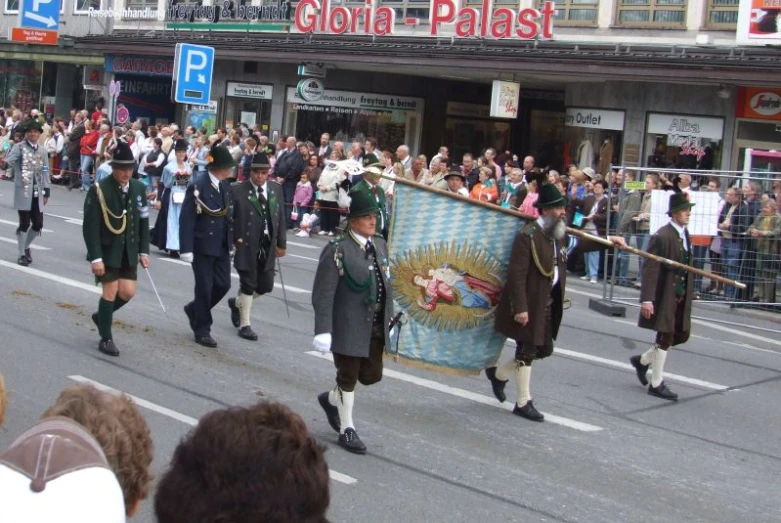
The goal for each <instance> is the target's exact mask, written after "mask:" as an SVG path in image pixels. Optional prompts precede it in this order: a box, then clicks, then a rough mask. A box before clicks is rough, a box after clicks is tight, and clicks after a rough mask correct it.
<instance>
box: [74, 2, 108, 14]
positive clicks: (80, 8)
mask: <svg viewBox="0 0 781 523" xmlns="http://www.w3.org/2000/svg"><path fill="white" fill-rule="evenodd" d="M102 3H103V2H102V1H101V0H73V13H74V14H80V15H84V14H87V13H89V9H90V7H91V8H92V9H97V10H99V9H102V7H101V5H102Z"/></svg>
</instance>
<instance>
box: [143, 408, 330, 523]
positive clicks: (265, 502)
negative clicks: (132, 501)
mask: <svg viewBox="0 0 781 523" xmlns="http://www.w3.org/2000/svg"><path fill="white" fill-rule="evenodd" d="M323 452H324V448H323V447H322V446H321V445H320V444H319V443H317V441H316V440H315V439H314V438H313V437H312V436H311V435H310V434H309V432H308V430H307V428H306V424H305V423H304V420H303V419H301V417H300V416H299V415H298V414H296V413H294V412H293V411H292V410H290V409H289V408H288V407H286V406H284V405H281V404H279V403H271V402H261V403H258V404H257V405H254V406H251V407H246V408H245V407H232V408H228V409H221V410H216V411H213V412H210V413H209V414H206V415H205V416H204V417H203V418H201V420H200V421H199V422H198V425H197V427H195V428H194V429H193V430H192V431H190V433H189V434H188V435H187V436H185V437H184V439H182V441H181V442H180V443H179V446H178V447H177V448H176V451H175V452H174V456H173V458H172V459H171V465H170V469H169V470H168V472H166V473H165V474H164V475H163V477H162V478H161V479H160V482H159V484H158V486H157V492H156V493H155V514H156V516H157V521H158V523H204V522H213V521H220V522H223V523H253V522H258V523H260V522H263V523H294V522H300V523H327V519H326V518H325V512H326V510H327V509H328V504H329V502H330V495H329V490H328V465H327V464H326V462H325V459H324V457H323Z"/></svg>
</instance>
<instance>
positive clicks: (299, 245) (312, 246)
mask: <svg viewBox="0 0 781 523" xmlns="http://www.w3.org/2000/svg"><path fill="white" fill-rule="evenodd" d="M287 244H288V245H295V246H296V247H303V248H304V249H315V250H318V251H319V250H320V249H322V247H318V246H317V245H309V244H308V243H298V242H287Z"/></svg>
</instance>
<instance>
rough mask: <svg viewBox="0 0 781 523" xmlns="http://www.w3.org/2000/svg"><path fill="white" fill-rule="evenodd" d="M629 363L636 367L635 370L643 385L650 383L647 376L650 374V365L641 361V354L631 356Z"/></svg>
mask: <svg viewBox="0 0 781 523" xmlns="http://www.w3.org/2000/svg"><path fill="white" fill-rule="evenodd" d="M629 363H631V364H632V367H634V368H635V372H637V379H638V380H640V384H641V385H643V386H646V385H648V378H647V377H646V374H648V367H649V366H648V365H643V364H642V363H640V356H632V357H631V358H629Z"/></svg>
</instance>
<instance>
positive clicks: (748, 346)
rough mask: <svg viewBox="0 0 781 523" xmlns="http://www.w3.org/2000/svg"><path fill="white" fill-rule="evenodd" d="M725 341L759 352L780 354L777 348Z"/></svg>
mask: <svg viewBox="0 0 781 523" xmlns="http://www.w3.org/2000/svg"><path fill="white" fill-rule="evenodd" d="M723 343H729V344H730V345H734V346H736V347H738V348H741V349H748V350H754V351H758V352H769V353H770V354H778V351H777V350H770V349H760V348H759V347H754V346H753V345H749V344H748V343H735V342H734V341H725V342H723Z"/></svg>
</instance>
